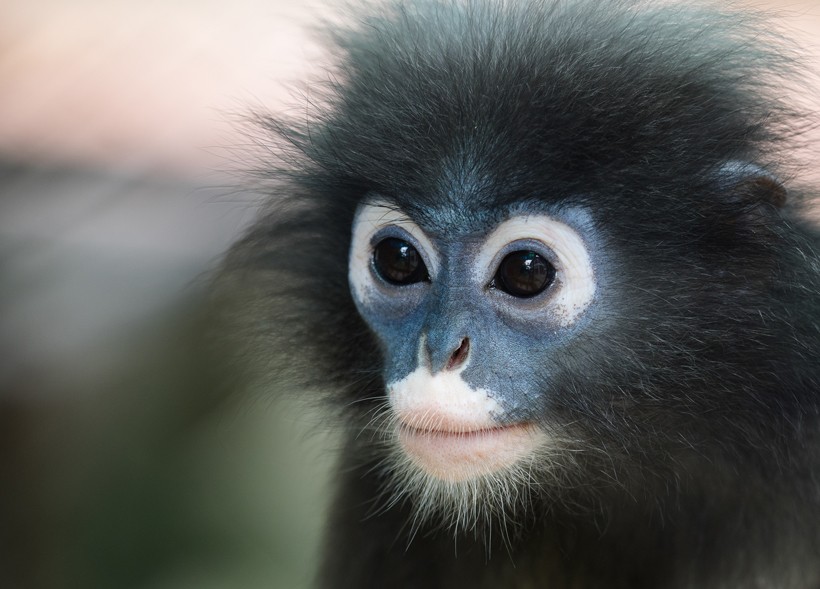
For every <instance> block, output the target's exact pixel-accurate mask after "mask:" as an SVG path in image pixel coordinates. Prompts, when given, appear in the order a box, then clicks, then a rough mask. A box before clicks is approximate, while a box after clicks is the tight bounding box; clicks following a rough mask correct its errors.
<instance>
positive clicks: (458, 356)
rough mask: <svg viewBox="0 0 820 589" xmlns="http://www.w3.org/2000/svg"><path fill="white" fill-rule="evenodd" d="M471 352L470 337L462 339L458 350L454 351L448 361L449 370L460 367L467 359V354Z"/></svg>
mask: <svg viewBox="0 0 820 589" xmlns="http://www.w3.org/2000/svg"><path fill="white" fill-rule="evenodd" d="M469 354H470V340H469V339H468V338H466V337H465V338H464V339H463V340H461V343H460V344H459V345H458V347H457V348H456V350H455V351H454V352H453V354H452V356H450V360H448V362H447V370H452V369H453V368H458V367H459V366H461V365H462V364H464V362H466V360H467V356H468V355H469Z"/></svg>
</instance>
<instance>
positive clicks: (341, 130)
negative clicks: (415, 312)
mask: <svg viewBox="0 0 820 589" xmlns="http://www.w3.org/2000/svg"><path fill="white" fill-rule="evenodd" d="M769 31H770V29H763V28H761V27H760V25H759V23H758V22H757V21H756V19H755V18H754V17H751V16H748V15H740V14H738V13H735V12H731V11H720V10H715V9H714V8H713V7H709V6H706V5H704V4H698V3H686V4H681V5H670V4H669V3H667V2H655V1H640V0H636V1H632V0H594V1H593V0H554V1H546V2H545V1H542V0H522V1H520V2H513V1H508V0H501V1H491V0H463V1H459V0H442V1H435V0H431V1H427V0H423V1H422V0H420V1H416V2H398V3H395V4H392V5H390V6H387V7H384V8H380V9H379V10H378V11H376V12H373V13H367V14H366V15H365V16H361V17H359V18H358V20H356V22H355V23H354V24H352V25H349V26H347V27H342V28H337V29H334V30H333V31H332V32H329V33H328V37H329V38H330V39H331V43H332V44H333V48H334V53H335V54H336V55H338V58H339V62H338V64H336V65H335V66H333V67H331V68H329V72H330V73H329V75H328V79H327V80H326V81H324V82H318V83H316V85H314V86H312V87H311V95H312V97H313V98H312V102H311V103H318V104H320V105H321V106H319V107H316V108H315V110H313V111H312V112H310V116H309V117H308V118H307V119H306V120H301V121H299V120H294V121H287V120H283V119H280V118H277V117H275V116H270V115H259V116H258V117H257V122H258V123H259V124H260V125H261V126H262V128H264V129H265V131H266V132H268V133H269V137H268V138H266V142H269V145H270V146H271V147H270V151H271V152H272V153H275V154H277V157H276V159H275V161H271V162H267V163H266V172H265V176H266V178H267V179H268V180H270V181H271V184H272V188H271V193H272V196H273V198H272V201H271V204H270V206H269V209H268V210H267V212H266V213H265V214H264V215H263V216H262V218H261V219H260V221H259V222H258V223H257V225H256V226H255V227H254V228H253V229H252V230H251V231H250V232H249V234H248V235H247V236H246V238H245V239H244V240H243V241H242V242H240V243H239V244H238V245H237V246H236V247H235V248H234V249H233V250H232V252H231V253H230V254H229V256H228V259H227V261H226V264H225V268H226V269H225V271H224V272H223V275H222V281H221V283H220V284H221V289H222V291H221V292H222V293H223V294H224V295H225V296H226V297H227V298H228V299H230V303H229V304H228V305H227V308H228V309H230V310H231V312H230V313H228V314H226V320H227V322H228V323H229V326H230V327H229V330H230V331H231V332H232V333H234V334H236V339H235V340H233V341H232V345H231V348H230V349H231V350H233V351H234V353H235V356H236V358H237V360H238V361H239V362H240V363H241V364H242V366H243V370H250V371H256V372H257V373H258V374H260V375H263V377H264V378H267V379H271V380H273V381H277V382H282V381H286V382H289V383H292V385H291V386H294V387H298V388H299V389H307V388H310V389H322V390H325V391H327V395H326V397H327V398H328V399H330V401H331V402H332V403H333V404H334V406H336V407H338V408H339V410H340V414H341V416H342V417H343V420H344V423H346V424H347V427H349V429H350V431H351V432H352V433H351V437H353V438H355V437H356V436H358V438H359V440H357V441H353V442H351V447H353V448H355V449H356V451H357V452H358V453H359V454H360V455H361V457H362V458H361V461H360V462H361V465H362V468H364V469H366V468H371V469H375V472H376V473H377V476H379V477H381V478H382V480H383V481H385V482H384V489H385V495H384V498H383V503H381V504H380V505H381V507H382V508H383V509H389V508H390V507H391V506H393V505H394V504H396V503H397V502H401V501H403V500H407V501H409V502H410V503H411V504H412V506H413V509H414V513H415V514H416V517H417V518H418V520H419V521H424V522H429V521H436V522H439V523H440V524H441V525H443V526H445V527H451V528H454V529H457V530H474V529H479V528H480V527H481V525H482V524H483V523H487V522H492V521H502V522H504V525H509V526H515V525H516V522H521V521H525V520H526V519H527V518H528V517H532V516H533V510H532V505H533V504H534V503H535V502H534V501H533V498H534V497H544V496H547V497H549V498H550V500H551V501H553V502H554V503H555V504H556V505H558V504H561V505H564V506H569V507H571V504H572V502H573V501H577V500H579V497H583V496H586V495H588V496H589V497H593V496H597V495H596V493H597V490H600V489H610V488H613V487H617V488H620V489H622V490H624V492H625V493H626V494H627V495H629V494H633V493H640V494H646V495H652V494H653V493H654V494H655V495H656V497H655V499H654V500H656V501H661V499H658V497H660V496H662V495H664V494H667V495H673V494H674V489H677V488H679V486H681V485H684V484H685V481H687V480H692V479H695V478H697V473H700V472H702V471H703V469H704V468H710V467H709V465H712V466H711V468H714V469H715V470H719V469H720V468H722V466H723V465H724V464H731V465H733V466H732V468H735V469H739V470H742V469H752V470H755V472H756V476H758V477H759V478H760V479H761V480H765V479H766V478H768V477H770V476H773V474H774V473H776V472H777V471H778V470H779V469H782V468H786V467H787V465H789V464H790V463H791V462H792V461H794V460H797V459H796V458H795V456H794V452H793V449H794V447H795V440H798V442H797V445H799V446H801V447H803V446H805V445H806V444H807V441H806V440H808V439H809V437H810V436H809V434H808V433H807V432H806V431H805V430H803V429H801V427H800V425H799V423H802V422H803V421H804V420H806V419H808V416H812V417H811V418H812V419H813V418H816V416H817V414H818V412H820V408H819V407H818V406H819V405H820V401H819V400H818V395H817V391H818V389H820V374H819V373H818V371H819V370H820V369H819V368H818V367H817V366H816V364H817V362H816V358H817V357H818V356H819V355H820V335H818V334H819V333H820V329H818V323H817V314H816V312H815V308H816V303H813V302H809V301H811V300H817V299H818V297H820V278H818V277H819V276H820V268H818V261H817V260H818V259H820V256H818V253H817V251H818V250H817V248H818V245H817V244H818V240H817V238H816V234H815V233H813V231H812V230H810V229H807V228H806V227H805V226H804V223H803V222H802V220H801V217H800V214H799V211H797V210H796V209H791V208H788V207H787V208H786V209H782V210H774V207H770V206H769V204H770V203H769V202H768V200H767V199H768V196H767V195H766V194H765V193H762V192H761V191H759V190H756V189H755V187H752V188H749V187H745V186H743V187H740V188H737V187H735V188H737V189H736V190H735V189H734V188H733V189H732V190H729V191H727V190H726V187H725V182H724V181H723V180H721V178H720V170H722V169H725V166H726V164H727V162H744V165H745V164H749V165H754V166H756V167H757V168H759V169H761V170H766V171H767V173H769V174H772V176H773V177H775V176H778V175H779V176H780V177H784V178H785V177H787V176H788V175H789V169H788V166H787V165H786V164H785V159H784V157H783V155H782V149H783V148H784V147H786V146H789V145H790V142H792V141H794V139H795V138H796V137H797V136H798V135H799V133H800V132H801V131H802V130H803V129H804V128H805V123H804V122H803V121H804V119H803V118H801V115H800V113H797V112H795V111H794V109H792V108H791V107H790V106H789V105H788V104H787V103H786V102H785V99H784V98H783V96H784V91H783V89H784V88H786V87H792V86H796V85H797V82H796V78H795V75H794V73H793V72H794V68H793V59H792V57H791V56H790V54H789V52H788V50H787V49H784V45H783V43H782V40H779V39H777V38H776V35H775V34H774V33H771V32H769ZM317 96H318V97H317ZM454 193H458V194H459V195H461V198H464V197H465V195H466V198H467V199H468V200H469V202H470V206H472V207H475V208H476V209H489V210H492V209H493V208H500V207H502V206H506V205H509V204H511V203H517V202H527V201H531V200H538V201H543V202H550V203H560V202H562V200H564V199H571V200H572V201H573V202H574V203H580V204H581V205H583V206H585V207H587V208H589V209H590V210H592V211H594V216H595V222H596V224H597V226H598V227H600V234H601V239H602V240H605V241H606V243H607V246H608V250H609V251H610V252H611V258H612V262H613V268H614V270H612V271H610V272H609V275H608V279H609V280H610V282H609V283H608V289H609V292H611V293H612V294H611V298H610V299H609V300H608V302H607V312H606V313H605V316H604V318H603V320H602V321H601V322H600V324H598V325H595V326H592V327H591V328H590V330H589V331H588V333H586V334H585V335H584V336H582V337H579V338H578V341H577V343H576V344H574V346H573V348H572V354H569V353H567V354H564V355H558V356H557V357H556V358H555V360H554V361H555V365H556V367H557V368H556V370H555V374H556V375H557V377H556V383H557V384H555V385H554V388H556V389H558V390H559V391H560V392H559V393H558V394H556V396H555V398H554V399H552V400H551V401H550V410H551V411H552V412H553V416H552V417H553V419H558V420H559V422H560V424H561V425H563V426H566V427H565V428H564V429H561V431H560V432H555V433H556V439H558V440H561V439H565V440H566V441H567V443H566V444H563V445H560V444H559V445H558V446H556V448H555V449H554V453H553V450H547V449H545V450H543V452H541V453H538V454H536V455H534V456H533V457H532V459H528V460H526V461H523V462H522V463H520V464H517V465H515V466H513V467H511V468H509V469H507V470H506V471H503V472H500V473H498V474H496V475H492V476H486V477H481V478H478V479H475V480H471V481H467V482H461V483H448V482H442V481H439V480H434V479H433V478H431V477H430V476H428V475H425V474H424V473H422V472H421V471H420V470H419V469H418V468H416V467H415V466H413V465H412V463H411V462H409V461H408V459H407V458H406V457H405V456H404V454H403V452H402V451H401V450H399V449H398V448H397V447H396V442H395V439H394V438H393V436H394V434H393V433H392V432H395V428H394V427H392V426H391V421H390V420H391V417H390V416H389V414H387V413H385V409H384V406H385V405H384V395H385V393H384V386H385V383H384V382H383V380H382V376H381V372H380V368H381V363H382V361H381V353H382V352H381V350H380V349H379V347H378V345H377V343H376V342H375V340H374V337H373V335H372V334H371V333H370V332H369V331H368V330H367V328H366V326H365V324H364V323H363V321H362V320H361V318H360V317H359V316H358V315H357V312H356V309H355V306H354V304H353V301H352V299H351V296H350V292H349V286H348V282H347V267H346V260H347V252H348V250H349V248H350V238H351V236H350V227H351V222H352V220H353V215H354V212H355V209H356V206H357V205H358V204H359V203H360V202H361V201H362V200H363V199H364V198H365V197H366V196H367V195H372V194H378V195H384V196H389V197H390V199H391V200H392V201H393V202H395V203H396V205H397V206H399V207H400V208H401V209H402V210H403V211H404V212H406V213H408V214H409V215H411V216H413V217H414V218H418V219H424V218H425V214H426V213H425V211H427V210H428V209H429V208H430V207H432V206H439V207H440V206H441V205H442V204H443V203H448V202H451V200H452V198H453V197H452V195H453V194H454ZM792 196H794V195H792ZM452 202H453V203H454V204H453V207H454V212H453V215H454V216H457V215H458V214H459V213H458V211H457V210H455V207H456V205H455V202H456V201H452ZM374 415H375V419H374ZM705 416H708V417H705ZM551 423H553V424H554V423H555V422H554V421H552V422H551ZM374 424H376V425H374ZM362 439H375V440H376V442H375V443H373V444H371V445H367V444H362V442H361V440H362ZM761 454H765V455H767V456H768V458H767V459H766V460H765V461H764V460H760V458H759V456H760V455H761ZM760 465H764V466H760ZM627 480H630V481H632V483H626V482H623V481H627ZM648 481H649V483H648V484H647V482H648ZM717 484H718V483H715V485H717ZM566 490H569V491H572V492H564V491H566ZM536 515H537V514H536Z"/></svg>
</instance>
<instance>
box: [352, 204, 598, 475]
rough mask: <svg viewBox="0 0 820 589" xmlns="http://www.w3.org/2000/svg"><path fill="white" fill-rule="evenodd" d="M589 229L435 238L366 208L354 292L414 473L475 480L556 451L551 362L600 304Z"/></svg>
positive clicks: (441, 232)
mask: <svg viewBox="0 0 820 589" xmlns="http://www.w3.org/2000/svg"><path fill="white" fill-rule="evenodd" d="M590 225H591V221H590V219H589V216H588V215H587V214H586V213H585V212H584V211H583V210H580V209H577V210H562V211H561V212H560V213H555V214H547V213H546V212H545V213H543V214H541V213H540V212H536V213H533V212H532V211H529V212H527V213H521V212H518V213H516V212H515V211H511V212H510V214H509V215H508V216H506V218H504V219H503V220H501V221H500V222H498V223H495V224H493V225H492V226H485V227H482V228H480V229H479V230H474V228H470V229H469V230H465V229H464V228H463V227H458V226H454V225H453V224H449V225H447V224H445V226H441V227H436V228H434V229H431V228H428V230H425V228H423V227H422V226H421V225H420V224H417V223H416V222H415V221H414V220H413V219H411V218H410V216H409V215H408V214H407V213H405V212H403V211H402V210H400V209H399V208H398V207H397V206H396V205H394V204H392V203H390V202H388V201H386V200H370V201H368V202H365V203H364V204H362V205H361V206H360V207H359V208H358V210H357V213H356V216H355V221H354V226H353V237H352V246H351V252H350V265H349V281H350V287H351V291H352V294H353V298H354V300H355V303H356V306H357V308H358V310H359V313H360V314H361V315H362V317H363V318H364V320H365V321H366V323H367V324H368V325H369V327H370V328H371V330H372V331H373V332H374V333H375V334H376V336H377V339H378V341H379V343H380V346H381V348H382V352H383V356H384V358H385V364H384V374H383V376H384V381H385V383H386V389H387V390H386V396H387V405H388V406H389V414H390V418H391V419H390V426H389V429H390V433H391V435H392V436H393V438H394V440H395V445H396V452H398V453H401V454H403V455H404V456H405V457H406V458H407V459H409V461H410V462H411V463H412V464H413V466H414V467H416V468H418V469H421V471H423V472H424V473H426V474H427V475H430V476H432V477H434V478H437V479H440V480H443V481H451V482H458V481H465V480H471V479H475V478H477V477H482V476H487V475H493V474H495V473H497V472H499V471H503V470H506V469H510V468H513V467H515V466H516V465H517V464H520V463H521V462H526V461H527V459H528V458H531V457H532V456H533V455H535V454H537V453H539V451H540V450H542V449H543V448H544V447H545V446H548V445H549V444H550V435H549V433H548V431H549V429H548V428H547V429H545V428H544V427H543V425H544V421H545V419H547V420H548V416H545V413H547V411H546V409H547V405H548V402H549V392H550V389H551V386H552V384H553V383H552V379H551V376H552V368H551V357H552V356H553V355H554V353H555V352H556V351H557V350H560V349H561V348H563V347H565V346H566V345H567V343H568V342H569V341H571V340H572V338H573V336H574V334H575V333H576V332H577V331H578V326H579V324H580V323H582V322H583V321H584V319H585V317H586V316H587V315H588V314H589V311H590V309H591V308H593V307H594V306H595V304H596V293H597V290H598V285H597V281H596V271H595V265H596V264H595V260H596V258H597V257H598V256H597V254H596V251H595V249H594V248H591V247H590V245H589V244H590V243H591V240H589V239H587V237H586V235H587V234H589V233H590Z"/></svg>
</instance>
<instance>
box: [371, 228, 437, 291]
mask: <svg viewBox="0 0 820 589" xmlns="http://www.w3.org/2000/svg"><path fill="white" fill-rule="evenodd" d="M373 267H374V268H375V269H376V272H377V273H378V275H379V276H381V277H382V278H384V279H385V280H386V281H387V282H389V283H390V284H413V283H415V282H421V281H423V280H427V267H426V266H425V265H424V261H422V259H421V255H420V254H419V252H418V250H417V249H416V248H414V247H413V246H412V245H410V244H409V243H407V242H406V241H404V240H401V239H396V238H394V237H388V238H387V239H383V240H382V241H380V242H379V243H378V244H376V247H375V248H374V250H373Z"/></svg>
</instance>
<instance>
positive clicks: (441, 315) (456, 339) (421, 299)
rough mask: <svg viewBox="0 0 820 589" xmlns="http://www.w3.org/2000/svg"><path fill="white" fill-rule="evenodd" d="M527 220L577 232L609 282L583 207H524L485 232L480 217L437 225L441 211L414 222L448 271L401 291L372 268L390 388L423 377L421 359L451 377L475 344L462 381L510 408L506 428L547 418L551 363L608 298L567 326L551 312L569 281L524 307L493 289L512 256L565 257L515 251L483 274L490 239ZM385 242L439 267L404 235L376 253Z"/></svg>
mask: <svg viewBox="0 0 820 589" xmlns="http://www.w3.org/2000/svg"><path fill="white" fill-rule="evenodd" d="M526 214H538V215H548V216H550V217H552V218H554V219H556V220H558V221H561V222H563V223H564V224H566V225H569V226H570V227H572V228H573V229H574V230H575V231H576V232H577V233H578V234H579V235H580V236H581V237H582V239H583V241H584V245H585V246H586V247H587V250H588V253H589V258H590V260H591V262H592V264H593V271H594V273H595V276H596V279H598V280H599V279H600V275H599V274H600V273H599V267H600V260H601V259H602V255H601V254H602V252H601V251H600V249H601V248H600V247H597V246H596V240H595V239H594V234H595V232H594V222H593V220H592V218H591V217H590V215H589V214H588V213H587V212H586V211H585V210H583V209H581V208H566V207H562V208H560V209H558V208H552V209H550V210H547V209H546V208H544V209H533V208H526V207H523V206H521V205H519V206H518V207H516V208H515V209H510V210H509V211H507V214H506V215H503V216H501V217H499V218H495V219H493V220H492V221H490V222H489V223H488V224H485V225H484V226H480V227H479V228H477V226H479V225H480V220H481V219H480V217H478V218H473V219H471V221H472V222H470V223H465V222H463V220H459V221H458V222H454V220H453V217H452V215H448V216H445V215H442V216H438V217H437V216H436V215H435V211H428V212H426V215H425V217H426V218H427V219H425V220H422V219H414V221H416V223H417V224H418V225H419V227H420V228H421V229H422V230H423V231H424V232H425V233H426V235H427V237H428V239H430V241H431V242H432V243H433V246H434V247H435V249H436V252H435V255H436V256H437V258H438V260H439V267H438V269H437V271H436V273H435V275H431V277H430V281H429V282H427V281H424V282H418V283H415V284H411V285H404V286H397V285H392V284H388V283H387V282H385V281H384V280H382V279H381V278H380V277H379V275H378V273H377V272H376V270H375V269H374V267H373V265H372V259H371V265H370V272H371V274H372V276H373V281H374V283H375V284H376V288H374V289H373V290H372V291H371V293H370V297H369V300H368V301H367V303H363V302H362V301H359V300H356V305H357V307H358V309H359V313H360V314H361V315H362V317H363V318H364V320H365V321H366V322H367V323H368V325H369V326H370V328H371V329H372V330H373V332H374V333H375V334H376V336H377V337H378V339H379V342H380V343H381V346H382V348H383V351H384V357H385V368H384V370H385V374H384V379H385V382H387V383H392V382H395V381H398V380H400V379H402V378H404V377H406V376H407V375H408V374H410V373H411V372H413V371H414V370H415V369H416V368H418V365H419V361H420V360H421V361H422V362H423V363H425V364H426V365H427V366H428V367H429V368H430V370H431V372H432V373H433V374H435V373H437V372H439V371H441V370H443V369H445V366H446V365H447V362H448V361H449V359H450V358H451V357H452V355H453V352H454V351H455V350H456V349H457V348H458V347H459V345H460V344H461V342H462V341H463V340H464V338H468V339H469V343H470V347H469V356H468V360H467V364H466V368H464V371H463V372H462V374H461V376H462V378H463V379H464V380H465V381H466V382H467V383H468V384H469V385H470V386H472V387H474V388H477V389H478V388H480V389H485V390H487V391H489V393H490V395H491V396H492V397H493V398H494V399H495V400H496V401H497V402H498V403H499V405H500V406H501V407H502V408H503V414H502V415H495V416H494V418H495V419H496V420H497V421H498V422H499V423H500V424H504V423H510V422H518V421H526V420H534V419H537V418H538V413H539V412H540V410H543V406H544V402H545V401H544V399H545V398H546V397H548V396H549V392H550V386H551V382H552V376H553V365H554V363H553V362H551V358H553V357H554V355H555V354H556V353H558V352H559V351H560V350H561V349H562V348H565V347H566V346H568V345H570V344H571V343H572V341H573V338H574V337H575V336H576V335H577V334H578V333H579V332H580V331H582V330H583V329H584V325H586V324H588V322H589V321H592V320H594V315H595V314H596V313H597V308H598V306H599V305H598V302H599V301H598V299H599V297H600V295H599V294H598V293H596V296H595V298H594V299H593V301H592V302H591V304H590V305H589V307H587V308H586V309H585V310H584V311H583V312H582V314H581V315H580V316H579V317H578V318H577V319H576V320H575V321H574V322H573V323H572V324H571V325H569V326H566V325H562V324H561V321H560V320H559V318H558V317H556V316H555V314H554V313H553V309H552V308H550V306H549V304H548V302H549V300H550V299H551V297H552V296H554V294H555V292H556V289H558V288H560V287H561V284H560V272H559V278H558V281H557V282H556V283H553V284H552V285H551V286H550V287H548V288H547V289H546V290H545V291H544V292H542V293H540V294H539V295H536V296H535V297H532V298H516V297H514V296H512V295H509V294H507V293H505V292H503V291H501V290H498V289H496V288H494V287H492V286H491V282H492V279H493V277H494V275H495V272H496V269H497V264H498V263H499V262H500V261H501V260H502V259H503V257H504V256H505V255H506V254H507V253H510V252H512V251H516V250H521V249H533V250H535V251H537V252H539V253H541V254H542V255H544V256H545V257H546V258H547V259H553V260H554V259H555V254H554V253H553V252H551V251H550V250H549V249H548V248H546V247H545V246H544V245H543V244H540V242H537V241H536V240H530V239H526V240H518V241H515V242H513V243H512V244H510V245H509V246H506V247H504V248H503V249H502V250H501V251H500V252H498V254H497V255H496V256H495V257H494V258H493V262H492V266H491V267H489V268H480V269H478V271H477V268H476V257H477V255H478V253H479V250H480V248H481V246H482V244H483V243H484V241H485V240H486V238H487V237H488V236H489V235H490V234H491V233H492V232H493V230H494V229H496V227H497V226H498V225H499V224H500V223H501V222H503V221H505V220H507V219H509V218H511V217H514V216H518V215H526ZM445 219H447V220H446V221H445ZM425 221H426V222H425ZM385 237H398V238H402V239H406V240H407V241H409V242H411V243H412V244H413V245H414V246H415V247H416V249H418V251H419V252H420V253H421V255H422V257H423V259H424V260H425V263H426V264H427V266H428V268H430V264H429V259H430V257H431V255H433V252H426V251H424V250H423V249H422V248H421V245H420V244H419V243H418V241H417V240H415V239H413V238H412V236H411V235H410V234H409V233H407V232H406V231H404V230H403V229H402V228H401V227H400V226H390V227H388V228H384V229H381V230H380V231H378V232H377V233H376V234H375V235H374V237H373V239H372V240H371V246H373V245H375V244H376V243H378V242H379V241H380V240H381V239H384V238H385ZM599 284H600V282H599ZM599 288H600V287H599ZM354 298H355V297H354Z"/></svg>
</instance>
